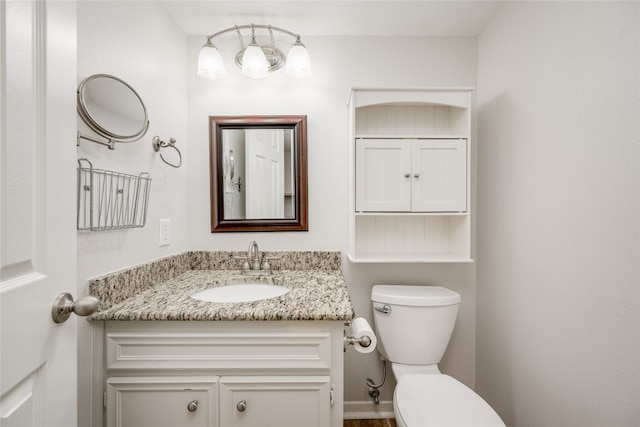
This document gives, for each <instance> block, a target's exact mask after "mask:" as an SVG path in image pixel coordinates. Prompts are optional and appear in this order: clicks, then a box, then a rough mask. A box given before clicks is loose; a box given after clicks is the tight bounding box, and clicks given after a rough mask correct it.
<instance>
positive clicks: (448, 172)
mask: <svg viewBox="0 0 640 427" xmlns="http://www.w3.org/2000/svg"><path fill="white" fill-rule="evenodd" d="M411 159H412V165H411V171H412V180H413V183H412V186H411V193H412V194H411V210H412V211H413V212H464V211H466V210H467V203H466V200H467V141H466V140H464V139H443V140H437V139H432V140H417V141H414V142H413V145H412V156H411Z"/></svg>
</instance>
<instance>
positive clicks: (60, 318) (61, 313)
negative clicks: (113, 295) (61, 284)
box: [51, 292, 100, 323]
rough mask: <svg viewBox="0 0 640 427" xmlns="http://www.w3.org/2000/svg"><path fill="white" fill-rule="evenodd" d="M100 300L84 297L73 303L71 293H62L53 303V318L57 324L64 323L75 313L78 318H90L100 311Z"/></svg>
mask: <svg viewBox="0 0 640 427" xmlns="http://www.w3.org/2000/svg"><path fill="white" fill-rule="evenodd" d="M99 304H100V300H99V299H98V298H96V297H92V296H88V297H82V298H80V299H79V300H78V301H75V302H74V301H73V297H72V296H71V294H69V293H66V292H64V293H61V294H60V295H58V296H57V297H56V299H55V301H53V308H52V309H51V316H52V317H53V321H54V322H56V323H62V322H64V321H65V320H67V319H68V318H69V316H71V313H75V314H77V315H78V316H88V315H90V314H93V313H95V312H96V311H98V305H99Z"/></svg>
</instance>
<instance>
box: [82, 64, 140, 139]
mask: <svg viewBox="0 0 640 427" xmlns="http://www.w3.org/2000/svg"><path fill="white" fill-rule="evenodd" d="M78 113H79V114H80V117H82V120H83V121H84V122H85V123H86V124H87V126H89V127H90V128H91V130H93V131H94V132H96V133H97V134H99V135H101V136H103V137H105V138H108V139H110V140H114V141H117V142H133V141H137V140H138V139H140V138H142V136H143V135H144V134H145V133H146V132H147V129H148V128H149V120H148V117H147V109H146V108H145V106H144V103H143V102H142V99H141V98H140V95H138V93H137V92H136V91H135V90H134V89H133V88H132V87H131V86H130V85H129V84H128V83H126V82H125V81H123V80H121V79H119V78H117V77H114V76H111V75H109V74H95V75H93V76H89V77H87V78H86V79H84V80H83V81H82V82H81V83H80V85H79V86H78Z"/></svg>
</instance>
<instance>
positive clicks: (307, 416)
mask: <svg viewBox="0 0 640 427" xmlns="http://www.w3.org/2000/svg"><path fill="white" fill-rule="evenodd" d="M343 329H344V325H343V322H340V321H314V322H295V321H273V322H243V321H230V322H106V325H105V344H104V350H105V351H104V353H105V356H104V357H105V360H104V364H105V372H104V375H105V384H106V390H105V408H106V410H105V414H106V423H105V425H106V426H107V427H164V426H166V427H176V426H180V427H249V426H251V427H258V426H259V427H271V426H272V427H300V426H305V427H341V426H342V418H343V410H342V404H343V394H342V393H343V387H342V382H343Z"/></svg>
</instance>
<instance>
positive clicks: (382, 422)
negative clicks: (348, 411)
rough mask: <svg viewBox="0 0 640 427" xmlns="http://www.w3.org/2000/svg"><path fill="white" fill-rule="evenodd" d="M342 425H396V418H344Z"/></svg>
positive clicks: (350, 426) (375, 426) (345, 426)
mask: <svg viewBox="0 0 640 427" xmlns="http://www.w3.org/2000/svg"><path fill="white" fill-rule="evenodd" d="M343 427H396V420H394V419H393V418H390V419H387V420H381V419H377V420H344V424H343Z"/></svg>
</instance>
